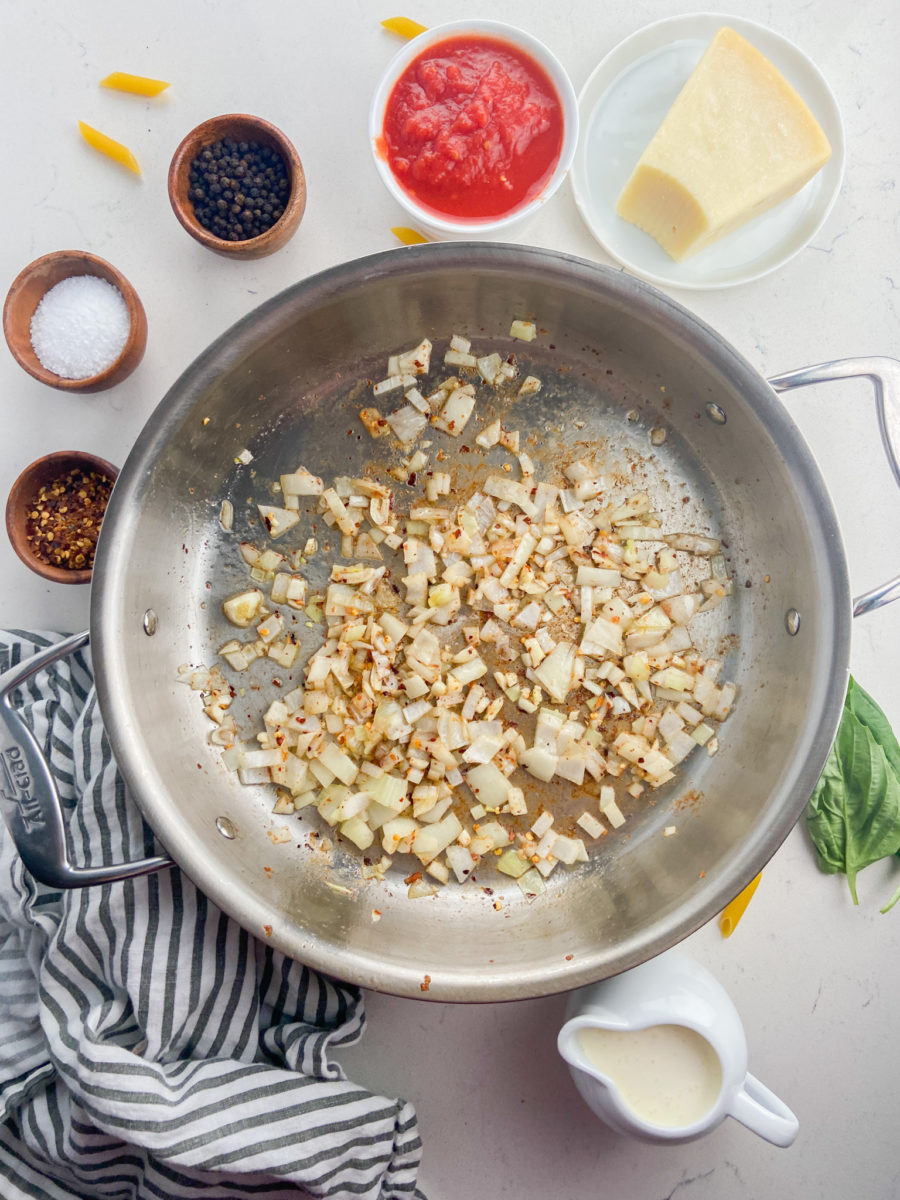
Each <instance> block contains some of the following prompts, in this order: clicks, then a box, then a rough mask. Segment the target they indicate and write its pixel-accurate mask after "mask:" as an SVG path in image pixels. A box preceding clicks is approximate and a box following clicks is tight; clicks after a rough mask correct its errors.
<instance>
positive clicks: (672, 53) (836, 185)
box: [572, 13, 844, 289]
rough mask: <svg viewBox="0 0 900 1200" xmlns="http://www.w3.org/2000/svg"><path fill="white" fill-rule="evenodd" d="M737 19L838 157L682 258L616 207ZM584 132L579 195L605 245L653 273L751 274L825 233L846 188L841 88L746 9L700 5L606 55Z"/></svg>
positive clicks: (703, 280) (582, 100)
mask: <svg viewBox="0 0 900 1200" xmlns="http://www.w3.org/2000/svg"><path fill="white" fill-rule="evenodd" d="M723 25H728V26H730V27H731V28H732V29H734V30H735V31H736V32H737V33H739V34H741V36H742V37H745V38H746V39H747V41H748V42H752V43H753V45H754V46H756V47H757V49H759V50H761V51H762V53H763V54H765V56H766V57H767V58H768V59H769V60H770V61H771V62H773V63H774V64H775V66H776V67H777V68H778V70H779V71H781V73H782V75H784V77H785V79H787V80H788V81H789V82H790V83H791V85H792V86H793V87H794V88H795V89H796V91H797V92H798V93H799V94H800V95H801V96H802V97H803V99H804V100H805V101H806V103H807V104H808V105H809V107H810V109H811V110H812V112H813V114H814V116H815V117H816V120H817V121H818V122H819V124H820V125H821V126H822V129H823V130H824V131H825V136H826V137H827V138H828V140H829V142H830V143H831V149H832V154H831V158H830V159H829V160H828V162H827V163H826V164H825V166H824V167H823V168H822V170H821V171H819V172H818V174H817V175H815V176H814V178H812V179H811V180H810V181H809V183H808V184H807V185H806V186H805V187H804V188H801V190H800V191H799V192H798V193H797V194H796V195H795V196H792V197H791V198H790V199H789V200H786V201H784V203H782V204H779V205H777V206H776V207H775V208H773V209H771V210H770V211H769V212H767V213H764V214H763V215H762V216H760V217H757V218H755V219H754V220H753V221H750V222H749V223H748V224H747V225H745V226H743V227H742V228H741V229H738V230H736V231H735V232H734V233H732V234H729V235H728V236H727V237H724V238H722V239H721V241H719V242H715V243H714V244H713V245H712V246H709V247H707V249H706V250H701V251H700V252H699V253H698V254H697V255H696V257H694V258H689V259H688V260H687V261H686V262H682V263H678V262H675V261H674V260H673V259H671V258H669V256H668V254H666V252H665V251H664V250H663V248H662V247H661V246H660V245H659V244H658V242H656V241H655V240H654V239H653V238H652V237H650V235H649V234H647V233H644V232H643V231H642V230H640V229H638V228H637V227H636V226H635V225H631V224H630V223H629V222H628V221H625V220H623V218H622V217H619V216H616V202H617V200H618V198H619V194H620V193H621V191H622V188H623V187H624V186H625V184H626V182H627V180H628V178H629V176H630V175H631V172H632V171H633V170H634V167H635V164H636V163H637V161H638V159H639V158H640V156H641V155H642V154H643V152H644V150H645V149H646V147H647V144H648V143H649V141H650V139H651V138H652V136H653V134H654V133H655V132H656V130H657V129H658V128H659V126H660V124H661V123H662V120H663V117H665V115H666V113H667V112H668V111H669V108H670V106H671V104H672V102H673V101H674V99H675V97H676V96H677V95H678V93H679V92H680V91H681V88H682V85H683V84H684V82H685V80H686V79H687V77H688V76H689V75H690V73H691V71H693V69H694V67H695V66H696V65H697V63H698V61H699V60H700V57H701V55H702V54H703V51H704V50H705V49H706V47H707V46H708V45H709V43H710V41H711V39H712V37H713V35H714V34H715V33H716V31H717V30H718V29H721V27H722V26H723ZM578 105H579V111H580V116H581V137H580V140H579V143H578V149H577V151H576V153H575V160H574V163H573V165H572V184H573V187H574V189H575V203H576V204H577V205H578V208H579V210H580V212H581V215H582V216H583V217H584V219H585V221H586V222H587V225H588V228H589V229H590V230H591V232H592V233H593V235H594V237H595V238H596V239H597V241H598V242H599V243H600V245H601V246H603V248H604V249H605V250H606V251H607V252H608V253H609V254H611V255H612V256H613V258H616V259H618V261H619V262H620V263H622V264H623V266H625V267H627V268H628V269H629V270H630V271H633V272H634V273H635V274H636V275H640V276H642V277H643V278H644V279H649V280H650V281H651V282H652V283H662V284H666V285H668V286H670V287H679V288H693V289H708V288H725V287H734V286H735V285H737V284H739V283H749V282H750V281H751V280H753V279H759V278H760V276H762V275H767V274H768V273H769V272H770V271H774V270H776V269H777V268H778V267H780V266H782V265H783V264H784V263H786V262H787V261H788V260H789V259H791V258H793V256H794V255H795V254H797V253H799V251H800V250H802V249H803V247H804V246H805V245H806V244H807V242H809V241H810V239H811V238H813V237H814V236H815V234H816V233H817V232H818V230H819V228H820V226H821V225H822V222H823V221H824V220H825V218H826V217H827V216H828V213H829V212H830V210H831V206H832V204H833V203H834V201H835V198H836V197H837V194H838V192H839V191H840V186H841V176H842V175H843V171H844V130H843V126H842V123H841V114H840V111H839V110H838V106H837V101H836V100H835V98H834V96H833V94H832V92H831V89H830V88H829V86H828V84H827V83H826V82H825V80H824V78H823V77H822V75H821V74H820V72H819V70H818V68H817V67H816V66H815V65H814V64H813V63H812V62H810V60H809V59H808V58H807V57H806V55H805V54H804V53H803V52H802V51H801V50H798V49H797V47H796V46H795V45H793V43H792V42H789V41H787V39H786V38H783V37H781V35H780V34H777V33H774V32H773V31H772V30H771V29H766V27H765V26H764V25H757V24H756V23H755V22H753V21H745V20H743V19H742V18H740V17H735V16H730V15H729V16H725V15H722V14H719V13H694V14H690V15H686V16H680V17H670V18H668V19H667V20H665V21H658V22H656V23H655V24H654V25H648V26H647V27H646V28H645V29H641V30H639V31H638V32H637V33H634V34H632V35H631V37H629V38H626V39H625V41H624V42H620V43H619V45H618V46H616V48H615V49H614V50H613V51H611V52H610V53H609V54H608V55H607V56H606V58H604V59H603V61H602V62H601V63H600V65H599V66H598V67H597V69H596V70H595V71H594V73H593V75H591V77H590V79H589V80H588V81H587V83H586V84H585V86H584V88H583V90H582V92H581V95H580V96H579V99H578Z"/></svg>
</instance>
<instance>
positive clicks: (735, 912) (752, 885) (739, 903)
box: [719, 871, 762, 937]
mask: <svg viewBox="0 0 900 1200" xmlns="http://www.w3.org/2000/svg"><path fill="white" fill-rule="evenodd" d="M761 879H762V871H760V873H759V874H758V875H757V876H756V878H755V879H751V881H750V882H749V883H748V884H747V886H746V887H745V888H744V890H743V891H742V892H739V893H738V894H737V895H736V896H735V898H734V899H733V900H732V901H731V903H730V904H729V905H727V906H726V907H725V909H724V910H723V912H722V915H721V917H719V928H720V929H721V930H722V937H731V935H732V934H733V933H734V931H735V929H737V924H738V921H740V919H741V917H742V916H743V915H744V912H745V910H746V908H747V905H748V904H749V903H750V901H751V899H752V898H753V893H754V892H755V891H756V889H757V887H759V881H760V880H761Z"/></svg>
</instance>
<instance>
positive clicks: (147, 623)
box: [141, 608, 159, 637]
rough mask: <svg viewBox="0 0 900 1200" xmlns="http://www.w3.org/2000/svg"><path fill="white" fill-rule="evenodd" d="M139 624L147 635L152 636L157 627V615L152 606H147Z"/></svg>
mask: <svg viewBox="0 0 900 1200" xmlns="http://www.w3.org/2000/svg"><path fill="white" fill-rule="evenodd" d="M141 624H142V625H143V627H144V633H146V635H147V637H153V635H154V633H156V631H157V629H158V628H159V617H157V615H156V613H155V612H154V611H153V609H152V608H148V609H147V611H146V612H145V613H144V619H143V621H142V622H141Z"/></svg>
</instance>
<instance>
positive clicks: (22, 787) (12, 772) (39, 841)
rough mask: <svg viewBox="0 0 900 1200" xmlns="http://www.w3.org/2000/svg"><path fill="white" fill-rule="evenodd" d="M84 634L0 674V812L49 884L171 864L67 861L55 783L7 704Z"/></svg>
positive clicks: (81, 882) (70, 884)
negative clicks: (83, 864)
mask: <svg viewBox="0 0 900 1200" xmlns="http://www.w3.org/2000/svg"><path fill="white" fill-rule="evenodd" d="M88 639H89V634H88V633H76V634H73V635H72V637H69V638H65V639H64V640H63V641H61V642H55V643H54V644H53V645H52V646H48V647H47V649H46V650H42V651H41V652H40V653H39V654H35V655H33V656H32V657H31V658H28V659H25V661H24V662H21V663H19V664H18V665H17V666H15V667H12V668H10V670H8V671H6V672H5V673H4V674H3V675H0V812H2V815H3V818H4V820H5V821H6V824H7V827H8V828H9V831H10V834H11V835H12V839H13V841H14V842H15V844H16V849H17V850H18V852H19V856H20V857H21V859H22V862H23V863H24V864H25V866H26V867H27V868H28V870H29V871H30V872H31V874H32V875H33V876H34V877H35V879H37V880H39V881H40V882H41V883H44V884H47V885H48V886H49V887H54V888H78V887H88V886H90V885H92V884H97V883H112V882H115V881H116V880H119V879H127V878H129V877H131V876H133V875H146V874H148V873H149V872H151V871H158V870H160V869H161V868H162V867H169V866H171V865H172V863H171V860H170V859H168V858H163V857H157V858H147V859H142V860H140V861H139V862H132V863H118V864H115V865H111V866H103V867H76V866H73V865H72V864H71V862H70V861H69V853H68V848H67V845H66V830H65V824H64V822H63V811H62V805H61V803H60V799H59V793H58V791H57V789H56V782H55V780H54V778H53V774H52V772H51V770H50V766H49V764H48V763H47V760H46V759H45V758H44V753H43V750H42V748H41V746H40V744H39V743H38V740H37V738H36V737H35V736H34V734H33V733H32V731H31V729H30V728H29V727H28V725H27V724H26V723H25V721H24V720H23V719H22V717H21V716H20V714H19V713H18V712H17V711H16V709H15V708H14V707H13V705H12V694H13V692H15V690H16V689H17V688H18V687H20V686H21V685H22V684H23V683H24V682H25V681H26V680H27V679H30V678H31V677H32V676H33V675H36V674H37V673H38V672H39V671H42V670H43V669H44V668H45V667H48V666H50V664H51V663H54V662H56V660H57V659H59V658H63V657H64V656H65V655H66V654H71V653H73V652H74V651H75V650H78V649H80V648H81V647H82V646H84V645H86V644H87V642H88Z"/></svg>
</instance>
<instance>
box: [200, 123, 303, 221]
mask: <svg viewBox="0 0 900 1200" xmlns="http://www.w3.org/2000/svg"><path fill="white" fill-rule="evenodd" d="M189 180H190V185H191V186H190V187H189V189H188V195H189V197H190V200H191V202H192V204H193V207H194V216H195V217H196V218H197V220H198V222H199V223H200V224H201V225H202V226H203V228H204V229H206V230H207V231H208V232H210V233H212V234H213V235H214V236H215V237H218V238H222V239H223V240H224V241H232V242H243V241H247V240H248V239H249V238H254V237H259V235H260V234H261V233H265V231H266V230H267V229H271V228H272V226H273V225H274V224H275V223H276V221H278V219H279V218H280V217H281V216H282V215H283V213H284V210H285V206H286V204H287V200H288V198H289V196H290V191H291V187H290V180H289V179H288V171H287V166H286V164H285V161H284V159H283V158H282V156H281V155H280V154H279V152H278V151H277V150H275V149H273V148H272V147H271V146H263V145H261V144H260V143H259V142H235V141H234V139H233V138H223V139H222V140H221V141H218V142H214V143H213V144H212V145H211V146H206V147H204V149H203V150H201V151H200V153H199V154H198V155H197V156H196V158H195V159H194V161H193V162H192V163H191V166H190V173H189Z"/></svg>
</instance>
